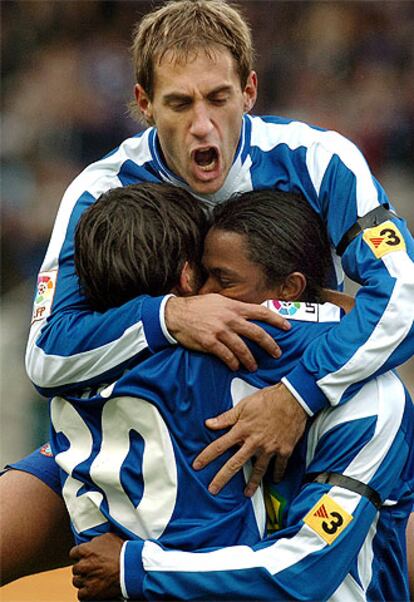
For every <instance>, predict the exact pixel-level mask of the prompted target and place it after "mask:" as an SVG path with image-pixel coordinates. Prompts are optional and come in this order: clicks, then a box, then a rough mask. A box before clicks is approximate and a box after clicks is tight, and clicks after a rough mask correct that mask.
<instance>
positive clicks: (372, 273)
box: [285, 132, 414, 414]
mask: <svg viewBox="0 0 414 602" xmlns="http://www.w3.org/2000/svg"><path fill="white" fill-rule="evenodd" d="M307 164H308V169H309V174H310V177H311V179H312V183H313V185H314V187H315V191H316V193H317V195H318V196H317V202H318V204H319V210H320V212H321V214H322V216H323V217H324V219H325V221H326V224H327V229H328V233H329V236H330V239H331V242H332V244H333V245H334V246H335V248H336V249H337V252H338V253H339V254H341V261H342V267H343V269H344V271H345V273H346V274H347V275H348V276H349V277H350V278H351V279H352V280H354V281H355V282H358V283H359V284H361V285H362V286H361V288H360V290H359V291H358V294H357V295H356V299H355V307H354V309H353V310H352V311H351V312H350V313H349V315H347V316H345V317H344V319H343V320H341V322H340V323H339V324H338V325H336V326H335V327H334V328H332V330H331V331H329V333H327V334H326V335H324V336H322V337H320V338H319V339H318V340H317V341H315V343H313V344H311V345H310V346H309V348H308V350H307V351H306V353H305V354H304V357H303V359H302V361H301V362H300V364H299V365H298V366H297V367H296V368H295V369H294V370H293V371H292V372H291V373H290V374H289V375H287V378H286V380H285V384H286V385H287V386H288V387H289V389H290V391H291V392H292V393H293V394H294V395H295V397H296V398H297V399H299V400H300V401H301V402H302V404H303V405H304V407H305V408H307V409H308V413H309V414H313V413H315V412H316V411H318V410H320V409H321V408H323V407H327V406H328V405H329V404H330V405H333V406H335V405H338V404H340V403H343V402H345V401H346V400H347V399H348V398H349V396H350V394H352V391H353V389H352V385H354V383H358V382H364V381H365V380H367V379H369V378H372V377H373V376H376V375H377V374H380V373H382V372H384V371H385V370H388V369H392V368H396V367H397V366H398V365H400V364H402V363H403V362H405V361H406V360H408V359H409V358H410V357H411V356H412V355H413V353H414V328H413V319H414V304H413V302H412V300H413V299H414V240H413V237H412V236H411V234H410V232H409V231H408V228H407V225H406V223H405V222H404V220H402V219H400V218H398V217H396V215H395V214H394V213H393V212H392V211H391V210H389V209H388V207H389V203H388V199H387V197H386V195H385V192H384V190H383V189H382V188H381V186H380V185H379V184H378V182H377V181H376V180H375V178H374V177H373V176H372V174H371V173H370V170H369V168H368V165H367V164H366V162H365V159H364V158H363V156H362V155H361V153H360V152H359V150H358V149H357V148H356V147H355V146H354V145H353V144H352V143H351V142H349V141H347V140H346V139H344V138H343V137H342V136H340V135H338V134H335V133H333V132H323V133H321V134H320V140H319V141H318V143H316V144H315V145H313V146H312V147H311V148H310V149H308V155H307Z"/></svg>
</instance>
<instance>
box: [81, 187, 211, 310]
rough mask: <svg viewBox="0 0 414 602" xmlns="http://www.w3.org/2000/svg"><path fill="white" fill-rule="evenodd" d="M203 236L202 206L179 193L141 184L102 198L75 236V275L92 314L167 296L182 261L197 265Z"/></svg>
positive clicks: (84, 215)
mask: <svg viewBox="0 0 414 602" xmlns="http://www.w3.org/2000/svg"><path fill="white" fill-rule="evenodd" d="M206 230H207V217H206V216H205V214H204V211H203V209H202V206H201V203H200V202H199V201H197V200H195V199H194V198H193V197H192V196H191V194H190V193H188V192H186V191H185V190H183V189H180V188H176V187H174V186H171V185H169V184H152V183H143V184H135V185H131V186H125V187H122V188H114V189H112V190H109V191H108V192H105V193H104V194H103V195H102V196H100V197H99V199H98V200H97V201H96V202H95V203H94V204H93V205H92V206H91V207H89V208H88V209H87V210H86V211H85V212H84V213H83V215H82V216H81V218H80V220H79V223H78V226H77V228H76V233H75V267H76V272H77V274H78V276H79V280H80V284H81V290H82V292H83V293H84V295H85V296H86V298H87V300H88V302H89V304H90V306H91V307H92V309H95V310H97V311H104V310H106V309H108V308H110V307H116V306H119V305H121V304H123V303H125V302H126V301H129V300H131V299H133V298H134V297H137V296H138V295H143V294H147V295H152V296H157V295H164V294H166V293H168V292H170V291H171V289H172V288H173V287H174V286H176V285H177V284H178V282H179V279H180V274H181V270H182V268H183V265H184V263H185V261H188V262H190V263H192V264H194V265H196V266H197V265H199V264H200V262H201V256H202V252H203V241H204V236H205V233H206Z"/></svg>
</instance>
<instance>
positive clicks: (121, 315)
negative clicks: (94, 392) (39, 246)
mask: <svg viewBox="0 0 414 602" xmlns="http://www.w3.org/2000/svg"><path fill="white" fill-rule="evenodd" d="M146 137H147V136H146V134H145V133H144V135H142V136H138V137H136V138H131V139H128V140H126V141H125V142H124V143H123V145H121V147H120V148H119V149H118V150H117V151H116V152H114V153H113V154H111V155H109V156H108V157H106V158H104V159H103V160H101V161H98V162H97V163H95V164H92V165H91V166H89V167H88V168H87V169H86V170H85V171H84V172H83V173H82V174H81V175H80V176H78V178H77V179H76V180H75V181H74V182H73V183H72V184H71V186H69V188H68V190H67V191H66V193H65V195H64V197H63V200H62V203H61V206H60V209H59V212H58V215H57V218H56V222H55V225H54V229H53V233H52V237H51V240H50V243H49V247H48V250H47V253H46V256H45V259H44V262H43V264H42V267H41V270H40V274H39V276H38V282H37V290H36V294H35V299H34V310H33V319H32V326H31V329H30V335H29V340H28V344H27V351H26V369H27V373H28V375H29V378H30V379H31V380H32V382H33V383H34V385H35V386H36V387H37V389H38V390H39V391H40V392H41V393H43V394H44V395H49V396H50V395H53V394H56V393H61V392H62V391H65V390H68V389H69V388H70V387H73V386H75V385H79V384H82V385H88V384H94V383H96V382H99V381H103V382H105V381H107V382H109V380H111V379H113V377H114V376H115V375H119V374H120V372H121V371H122V369H123V368H124V367H125V366H126V365H127V364H128V362H129V361H130V360H132V359H134V358H136V357H137V355H138V354H139V353H142V352H145V351H146V350H148V348H149V349H158V348H161V347H163V346H166V345H168V344H169V343H170V342H171V340H170V339H168V333H166V332H165V329H164V330H163V327H162V319H160V316H162V315H163V305H164V299H165V298H163V297H159V298H151V297H149V296H143V297H140V298H136V299H134V300H132V301H129V302H128V303H125V304H124V305H122V306H120V307H117V308H113V309H110V310H108V311H106V312H103V313H99V312H92V311H91V310H90V309H89V308H88V305H87V303H86V300H85V298H84V297H83V295H82V292H81V291H80V289H79V281H78V278H77V276H76V273H75V267H74V233H75V229H76V225H77V222H78V220H79V218H80V216H81V214H82V212H83V211H84V210H85V209H86V208H87V207H88V206H90V205H91V204H92V203H94V202H95V200H96V199H97V198H98V197H99V196H100V194H101V193H102V192H104V191H105V190H108V189H109V188H113V187H116V186H121V185H124V184H128V183H131V182H139V181H143V180H145V179H148V177H149V176H148V174H146V173H145V169H144V167H142V166H138V165H135V164H132V162H131V160H130V156H131V155H134V158H135V159H136V160H137V159H139V157H140V154H141V155H142V154H144V157H145V156H146V154H148V149H147V146H146ZM131 165H132V167H131Z"/></svg>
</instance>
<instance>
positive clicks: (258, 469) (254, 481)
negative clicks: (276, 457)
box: [244, 454, 272, 497]
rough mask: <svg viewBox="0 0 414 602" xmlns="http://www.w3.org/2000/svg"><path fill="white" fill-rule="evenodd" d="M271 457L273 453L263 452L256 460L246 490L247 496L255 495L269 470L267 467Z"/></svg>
mask: <svg viewBox="0 0 414 602" xmlns="http://www.w3.org/2000/svg"><path fill="white" fill-rule="evenodd" d="M271 458H272V454H261V455H260V456H259V457H258V458H257V460H256V462H255V463H254V466H253V470H252V473H251V475H250V477H249V480H248V482H247V486H246V488H245V490H244V494H245V495H246V496H247V497H252V495H254V493H255V491H256V490H257V488H258V487H259V485H260V483H261V481H262V479H263V476H264V474H265V472H266V470H267V467H268V466H269V462H270V460H271Z"/></svg>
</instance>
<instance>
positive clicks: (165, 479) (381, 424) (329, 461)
mask: <svg viewBox="0 0 414 602" xmlns="http://www.w3.org/2000/svg"><path fill="white" fill-rule="evenodd" d="M197 209H198V214H197ZM126 216H128V217H129V221H127V220H126ZM191 222H193V225H191ZM194 224H195V225H196V227H194ZM200 224H201V230H203V229H204V225H205V222H204V221H203V215H202V212H201V209H200V208H199V207H197V205H195V204H194V201H193V199H192V198H191V197H190V195H188V194H187V193H185V191H180V190H178V191H175V190H174V189H171V188H169V187H161V189H159V188H158V187H157V186H154V185H150V186H145V185H142V186H140V187H137V186H132V187H127V188H121V189H116V190H112V191H110V192H109V193H106V194H105V195H103V198H102V199H101V200H99V201H98V202H97V203H96V204H95V205H94V206H93V207H92V208H91V209H90V210H89V211H88V212H87V213H85V214H84V216H83V217H82V218H81V220H80V223H79V228H78V231H77V235H76V252H75V259H76V262H77V266H78V273H79V276H80V280H81V283H82V284H83V286H84V292H85V295H86V297H87V298H88V299H89V301H90V303H91V306H93V307H95V308H100V309H109V308H110V307H111V306H112V305H114V304H115V305H119V304H122V303H126V302H128V301H129V300H130V299H131V298H133V297H134V296H135V295H137V294H140V293H141V294H142V293H145V292H147V291H148V290H151V291H155V290H159V291H160V292H167V291H170V290H173V291H174V292H175V293H176V294H188V293H191V292H193V291H194V290H197V283H198V282H199V281H200V278H199V269H197V264H198V261H199V258H200V255H201V241H202V236H201V235H199V236H198V237H197V230H198V227H199V225H200ZM191 249H193V252H192V253H191V251H190V250H191ZM327 258H329V246H328V244H327V241H326V238H325V236H324V233H323V230H322V226H321V223H320V221H319V220H318V218H317V216H316V214H315V213H314V212H313V210H312V209H311V208H310V207H309V205H308V204H307V202H306V201H305V200H304V199H302V198H299V197H297V196H295V195H292V194H286V193H283V192H276V191H256V192H248V193H245V194H243V195H241V196H240V197H239V198H236V199H233V200H230V201H228V202H227V203H224V204H223V205H221V206H219V207H217V208H216V209H215V211H214V215H213V224H212V228H211V229H210V231H209V233H208V235H207V238H206V241H205V251H204V258H203V265H204V269H205V270H206V272H207V275H208V279H207V282H206V283H205V284H204V286H203V288H202V291H205V292H207V291H209V290H212V289H213V290H215V291H217V292H220V294H224V295H226V296H228V297H229V298H234V299H240V300H248V301H251V302H257V303H259V302H262V301H264V300H266V299H269V298H277V299H278V300H277V301H267V302H266V303H267V305H268V306H269V307H273V308H274V309H275V310H276V311H279V312H281V313H284V312H289V313H290V315H291V318H292V329H291V330H290V331H289V332H287V333H282V334H281V335H280V344H281V346H282V349H283V355H282V358H281V359H280V360H279V361H277V362H276V361H275V360H274V359H272V358H269V357H268V356H266V354H265V353H264V352H261V351H260V349H256V350H255V353H256V354H257V357H258V358H259V367H258V370H257V371H256V372H255V373H254V374H252V373H249V372H248V371H247V370H239V371H236V372H231V371H230V370H228V368H226V367H225V366H224V364H222V363H221V362H220V361H218V360H217V359H216V358H214V357H212V356H208V355H204V354H199V353H195V352H192V351H188V350H185V349H184V348H182V347H177V348H176V349H175V350H174V349H172V348H169V349H166V350H163V351H159V352H157V353H156V354H154V355H152V356H151V357H149V358H146V359H143V360H142V361H141V362H140V363H139V364H138V365H137V366H136V367H133V368H132V369H131V370H130V371H128V372H127V373H126V374H125V375H124V376H122V377H121V378H120V379H119V380H118V381H116V382H115V383H112V384H110V385H109V386H106V387H105V388H100V389H99V390H97V391H94V390H92V391H90V392H89V393H88V394H83V395H82V397H81V398H80V399H79V398H78V399H77V398H76V397H75V396H70V397H68V398H66V399H64V398H54V399H53V400H52V404H51V418H52V424H53V429H54V430H53V431H52V432H53V436H52V447H53V449H54V451H55V452H56V454H57V455H56V462H57V464H59V466H60V467H61V468H62V469H63V473H64V479H63V483H64V484H63V494H64V497H65V501H66V503H67V506H68V509H69V512H70V515H71V519H72V522H73V525H74V530H75V535H76V537H77V541H87V540H88V539H90V538H91V537H92V536H94V535H97V534H101V533H103V532H108V531H109V532H111V531H112V533H111V534H110V535H107V536H104V538H102V537H101V538H99V539H97V540H94V541H93V542H92V545H90V544H86V545H81V546H80V547H77V548H75V549H74V550H73V551H72V554H71V556H72V559H74V560H76V561H77V563H76V565H75V567H74V569H73V571H74V584H75V586H76V587H78V588H79V597H80V599H96V598H102V597H110V596H116V595H118V594H120V593H121V589H122V593H123V595H124V596H125V597H131V598H140V599H141V598H142V597H144V598H146V599H166V598H167V599H168V598H173V599H214V600H217V599H229V598H230V599H234V600H235V599H237V600H239V599H247V600H251V599H252V598H254V599H264V600H286V599H287V598H293V599H310V600H315V599H318V600H325V599H328V598H330V599H334V600H335V599H341V600H344V599H353V600H355V599H365V600H380V599H383V600H403V599H407V597H408V589H407V568H406V567H407V563H406V557H405V528H406V524H407V518H408V515H409V508H410V505H411V504H412V500H413V496H414V494H413V484H414V482H413V479H414V449H413V448H412V445H411V444H410V443H411V441H412V437H413V435H414V406H413V405H412V402H411V400H410V399H409V397H408V395H407V394H406V392H405V391H404V387H403V385H402V383H401V382H400V381H399V380H398V378H397V377H396V376H395V375H394V374H393V373H391V372H388V373H386V374H384V375H382V376H378V377H377V378H376V379H375V380H374V381H371V382H369V383H368V384H365V385H364V386H359V387H356V388H355V389H354V392H353V395H352V396H351V399H350V400H349V401H348V402H347V404H345V405H342V406H341V407H340V408H336V409H333V408H331V409H327V410H323V411H322V412H321V413H320V414H319V415H318V416H317V417H315V418H314V419H313V420H312V421H311V424H310V425H309V429H308V430H307V432H306V435H305V436H304V437H303V438H302V439H301V441H300V442H299V444H298V446H297V448H296V449H295V451H294V454H293V455H292V458H291V461H290V464H289V466H288V469H287V472H286V475H285V478H284V479H283V480H282V481H281V482H280V483H279V484H278V485H276V484H274V483H272V482H268V483H267V492H266V495H267V504H266V507H267V510H268V529H269V530H270V531H272V530H273V531H274V533H273V534H272V535H269V536H268V537H267V538H265V539H262V537H261V535H262V533H263V529H264V523H263V521H264V505H263V498H262V492H261V490H259V491H256V494H255V496H254V497H253V498H249V497H245V496H244V495H243V487H244V484H245V481H244V478H243V477H242V476H241V475H240V473H239V474H238V475H236V477H235V478H234V479H233V480H232V481H231V482H230V483H229V484H228V485H227V487H226V488H225V489H224V490H223V491H222V492H221V493H219V494H218V495H216V496H212V495H210V494H209V493H208V491H207V484H208V481H209V478H210V476H211V473H210V474H209V472H208V471H207V472H206V470H205V471H199V472H195V471H193V470H192V467H191V464H192V460H193V458H194V457H195V455H196V454H197V450H198V449H199V448H200V447H202V446H204V445H206V443H207V441H208V440H209V439H211V438H212V435H211V432H209V431H208V430H207V429H206V428H205V427H204V420H205V418H206V417H208V416H209V415H210V414H211V412H213V413H214V412H220V411H222V410H223V409H226V408H228V407H232V406H234V405H237V403H238V402H239V401H240V400H241V399H242V398H243V397H244V396H245V395H248V394H249V393H252V392H254V391H255V390H257V389H258V388H262V387H265V386H266V385H267V384H268V382H269V381H271V379H272V375H273V374H274V371H275V370H276V371H277V373H278V375H279V378H282V381H283V376H284V374H285V373H288V372H289V369H290V367H291V365H294V364H295V363H296V362H297V361H298V360H299V359H300V358H301V356H302V354H303V352H304V350H305V349H306V347H307V346H308V345H309V343H310V341H312V340H313V339H314V338H315V337H318V336H323V334H324V333H326V332H327V331H328V330H329V329H331V328H332V327H334V325H335V322H337V320H338V317H339V310H338V308H337V307H334V306H332V305H330V304H328V303H325V304H318V303H315V301H316V300H323V298H324V291H323V289H322V285H323V283H324V275H325V274H326V272H327V265H328V263H329V262H328V261H327ZM154 266H155V267H154ZM299 299H301V300H302V302H300V301H299ZM266 328H267V330H268V332H269V333H271V334H272V336H277V331H276V330H275V329H274V328H271V327H266ZM305 353H306V351H305ZM390 397H393V399H394V405H391V404H390V403H388V400H389V398H390ZM224 461H225V458H221V464H222V463H223V462H224ZM216 462H217V461H216ZM218 467H219V464H217V463H216V465H215V466H210V467H209V470H210V471H212V472H214V471H216V470H217V468H218ZM246 481H247V479H246ZM113 532H115V533H116V534H117V535H116V536H115V535H114V534H113ZM118 536H121V538H122V539H125V538H126V539H128V540H129V541H128V542H127V543H126V544H125V546H124V547H122V548H121V545H122V539H121V538H120V537H118ZM144 540H146V541H144ZM148 540H150V541H148ZM220 541H221V542H223V543H221V544H220V543H218V542H220ZM200 542H204V543H200ZM225 546H231V547H229V549H226V547H225ZM213 548H217V551H213ZM121 549H122V554H121ZM174 549H179V550H180V552H174V551H173V550H174ZM194 550H196V552H194ZM199 551H202V552H203V553H201V554H200V553H197V552H199ZM390 558H393V559H394V560H393V561H391V560H390ZM101 565H103V566H101ZM327 567H333V569H334V570H327ZM120 574H121V575H122V577H121V578H120Z"/></svg>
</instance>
